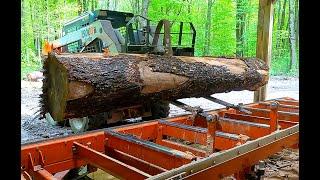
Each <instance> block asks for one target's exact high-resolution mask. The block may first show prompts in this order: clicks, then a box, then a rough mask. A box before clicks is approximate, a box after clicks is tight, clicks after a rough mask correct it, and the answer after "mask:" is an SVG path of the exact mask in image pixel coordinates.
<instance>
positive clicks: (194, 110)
mask: <svg viewBox="0 0 320 180" xmlns="http://www.w3.org/2000/svg"><path fill="white" fill-rule="evenodd" d="M171 104H173V105H175V106H178V107H179V108H181V109H184V110H186V111H189V112H191V113H192V114H193V115H194V116H196V115H199V116H202V117H204V118H206V120H207V121H212V120H213V116H212V115H211V114H208V113H207V112H205V111H203V109H202V108H200V107H192V106H189V105H187V104H184V103H182V102H180V101H177V100H176V101H172V102H171Z"/></svg>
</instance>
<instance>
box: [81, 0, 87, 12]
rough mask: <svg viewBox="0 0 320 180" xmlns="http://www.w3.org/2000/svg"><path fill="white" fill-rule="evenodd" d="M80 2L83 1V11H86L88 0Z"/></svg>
mask: <svg viewBox="0 0 320 180" xmlns="http://www.w3.org/2000/svg"><path fill="white" fill-rule="evenodd" d="M82 2H83V11H84V12H87V11H88V2H87V0H82Z"/></svg>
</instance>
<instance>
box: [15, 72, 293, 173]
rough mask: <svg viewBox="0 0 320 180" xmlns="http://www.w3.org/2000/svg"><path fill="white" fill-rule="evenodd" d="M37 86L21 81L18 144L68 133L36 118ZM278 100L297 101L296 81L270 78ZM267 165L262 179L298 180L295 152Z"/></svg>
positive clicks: (245, 97) (199, 102)
mask: <svg viewBox="0 0 320 180" xmlns="http://www.w3.org/2000/svg"><path fill="white" fill-rule="evenodd" d="M41 86H42V83H41V82H29V81H21V144H24V143H27V142H32V141H35V140H40V139H46V138H50V137H56V136H62V135H68V134H71V133H72V132H71V129H70V128H68V127H58V126H52V125H49V124H48V123H47V122H46V121H44V120H39V119H38V118H37V115H38V114H39V113H38V111H39V95H40V94H41ZM214 97H216V98H220V99H222V100H225V101H227V102H230V103H234V104H238V103H240V102H241V103H244V104H246V103H251V102H252V101H253V92H250V91H241V92H229V93H219V94H215V95H214ZM279 97H291V98H294V99H297V100H299V79H298V78H291V77H281V76H278V77H271V78H270V80H269V84H268V88H267V99H273V98H279ZM180 101H181V102H184V103H186V104H188V105H191V106H200V107H201V108H203V109H204V110H211V109H215V108H221V107H223V106H221V105H218V104H215V103H213V102H211V101H208V100H206V99H203V98H187V99H181V100H180ZM185 113H186V112H185V111H184V110H182V109H180V108H178V107H176V106H174V105H171V104H170V115H169V116H176V115H179V114H185ZM267 162H268V165H267V170H266V172H267V173H266V176H267V177H268V178H265V179H298V176H299V170H298V169H299V151H294V150H288V149H285V150H284V151H282V152H280V153H277V154H275V155H274V156H272V157H271V158H269V160H267Z"/></svg>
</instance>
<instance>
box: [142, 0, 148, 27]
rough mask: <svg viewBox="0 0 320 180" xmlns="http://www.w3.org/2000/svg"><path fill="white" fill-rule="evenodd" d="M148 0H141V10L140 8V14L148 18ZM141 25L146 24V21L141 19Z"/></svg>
mask: <svg viewBox="0 0 320 180" xmlns="http://www.w3.org/2000/svg"><path fill="white" fill-rule="evenodd" d="M149 4H150V0H143V2H142V10H141V16H143V17H145V18H148V9H149ZM140 23H141V26H142V27H144V26H147V22H146V21H145V20H142V21H141V22H140Z"/></svg>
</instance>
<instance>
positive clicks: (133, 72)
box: [41, 53, 268, 121]
mask: <svg viewBox="0 0 320 180" xmlns="http://www.w3.org/2000/svg"><path fill="white" fill-rule="evenodd" d="M267 81H268V67H267V65H266V64H265V63H264V62H263V61H262V60H260V59H257V58H250V59H233V58H213V57H183V56H179V57H175V56H171V57H169V56H157V55H139V54H119V55H116V56H112V57H103V55H102V54H100V53H83V54H81V53H79V54H61V55H55V54H49V55H48V56H47V57H46V58H45V60H44V79H43V94H42V96H41V104H42V107H41V114H42V115H44V114H45V113H47V112H49V113H50V114H51V116H52V117H53V119H55V120H56V121H61V120H64V119H67V118H77V117H84V116H88V115H93V114H97V113H101V112H106V111H109V110H112V109H116V108H121V107H129V106H133V105H139V104H142V103H145V102H151V101H157V100H165V101H172V100H176V99H180V98H188V97H204V96H209V95H211V94H214V93H222V92H229V91H240V90H251V91H253V90H257V89H258V88H259V87H261V86H263V85H265V84H266V83H267Z"/></svg>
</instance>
